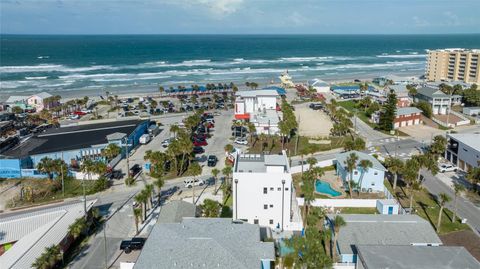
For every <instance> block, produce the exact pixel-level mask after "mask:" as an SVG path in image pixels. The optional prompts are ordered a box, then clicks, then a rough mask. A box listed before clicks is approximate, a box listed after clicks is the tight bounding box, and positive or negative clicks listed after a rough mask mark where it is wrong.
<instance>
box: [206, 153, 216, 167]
mask: <svg viewBox="0 0 480 269" xmlns="http://www.w3.org/2000/svg"><path fill="white" fill-rule="evenodd" d="M217 162H218V158H217V156H215V155H209V156H208V159H207V166H210V167H214V166H215V165H217Z"/></svg>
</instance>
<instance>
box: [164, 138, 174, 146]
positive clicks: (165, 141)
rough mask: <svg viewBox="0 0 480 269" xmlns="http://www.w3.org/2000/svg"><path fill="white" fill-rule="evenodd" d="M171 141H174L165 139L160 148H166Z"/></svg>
mask: <svg viewBox="0 0 480 269" xmlns="http://www.w3.org/2000/svg"><path fill="white" fill-rule="evenodd" d="M173 140H174V139H173V138H167V139H165V140H163V142H162V147H164V148H166V147H168V146H169V145H170V144H171V143H172V142H173Z"/></svg>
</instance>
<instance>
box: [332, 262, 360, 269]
mask: <svg viewBox="0 0 480 269" xmlns="http://www.w3.org/2000/svg"><path fill="white" fill-rule="evenodd" d="M332 266H333V269H355V266H356V265H355V263H351V262H336V263H334V264H332Z"/></svg>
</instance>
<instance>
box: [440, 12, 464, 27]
mask: <svg viewBox="0 0 480 269" xmlns="http://www.w3.org/2000/svg"><path fill="white" fill-rule="evenodd" d="M443 15H445V19H446V20H445V24H446V25H449V26H459V25H460V24H461V23H460V19H459V18H458V16H457V15H456V14H454V13H452V12H451V11H445V12H444V13H443Z"/></svg>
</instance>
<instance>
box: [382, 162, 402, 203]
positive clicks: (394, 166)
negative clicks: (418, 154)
mask: <svg viewBox="0 0 480 269" xmlns="http://www.w3.org/2000/svg"><path fill="white" fill-rule="evenodd" d="M385 164H386V165H387V167H388V170H390V173H392V174H393V193H392V194H393V195H395V191H396V189H397V180H398V174H399V172H400V171H402V170H403V167H404V165H405V164H404V163H403V161H402V160H400V159H398V158H393V157H390V158H388V159H387V160H385Z"/></svg>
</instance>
